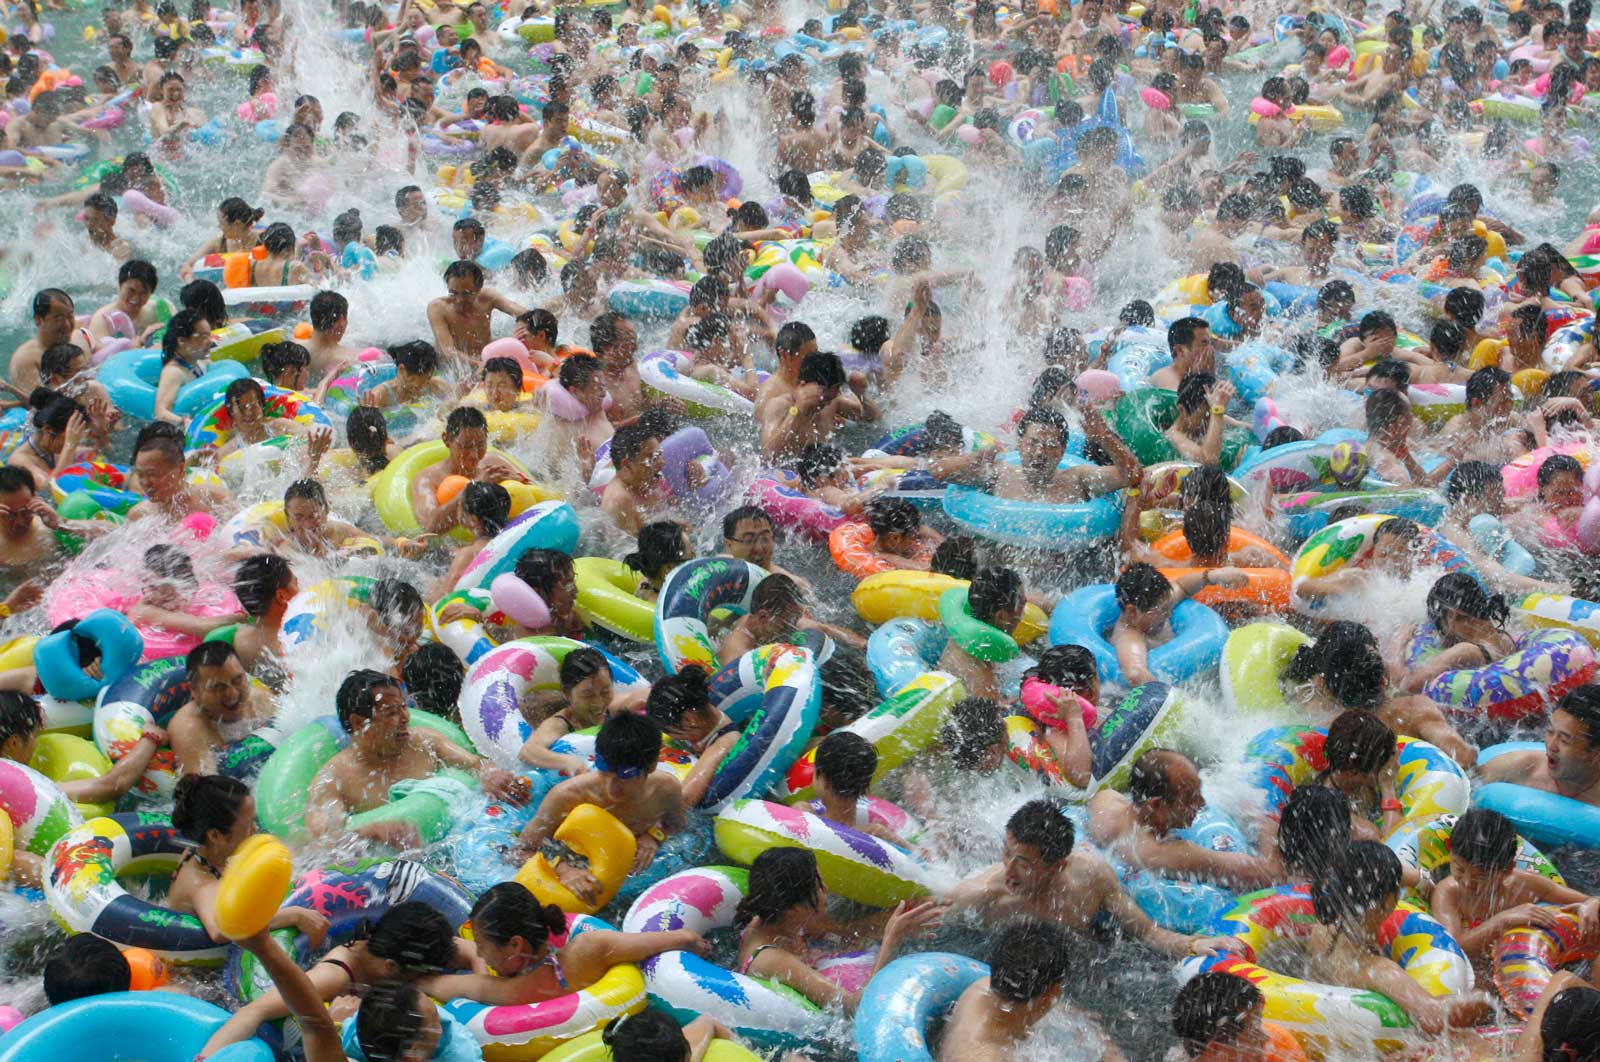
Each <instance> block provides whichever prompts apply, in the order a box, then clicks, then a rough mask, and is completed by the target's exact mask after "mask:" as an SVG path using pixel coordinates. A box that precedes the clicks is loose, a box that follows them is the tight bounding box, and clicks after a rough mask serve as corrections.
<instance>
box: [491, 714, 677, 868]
mask: <svg viewBox="0 0 1600 1062" xmlns="http://www.w3.org/2000/svg"><path fill="white" fill-rule="evenodd" d="M660 759H661V730H660V728H659V727H657V726H656V724H655V723H652V722H651V721H650V720H649V719H646V718H645V717H644V716H642V715H635V714H633V713H631V712H625V713H623V714H621V715H614V716H612V717H611V718H610V719H607V720H606V721H605V722H604V723H603V724H602V725H601V727H600V733H599V734H597V735H596V736H595V739H594V770H592V771H586V772H585V773H583V774H580V775H579V776H578V777H576V778H569V779H567V780H566V781H564V782H561V783H559V784H558V785H556V786H555V787H554V788H553V789H551V790H550V792H548V793H546V794H545V797H544V801H543V802H542V803H541V804H540V805H539V810H538V812H537V813H536V814H535V815H534V817H533V820H532V821H531V822H529V823H528V825H526V826H524V827H523V829H522V834H521V835H520V836H519V837H518V838H517V849H516V851H515V852H514V853H513V858H514V859H515V861H517V862H521V861H523V860H526V859H529V858H531V857H532V856H533V855H534V853H535V852H537V851H539V850H540V849H541V848H542V847H543V846H544V845H546V844H547V843H549V842H550V841H551V839H552V838H553V837H554V835H555V832H556V828H557V827H559V826H560V825H561V824H562V823H563V822H565V821H566V818H567V816H568V815H569V814H571V813H572V810H573V809H574V808H576V807H577V806H578V805H579V804H594V805H597V806H598V807H600V808H603V809H604V810H606V811H609V812H610V813H611V814H612V815H614V816H616V818H617V819H618V820H620V821H621V822H622V824H623V825H624V826H626V827H628V829H630V830H632V831H633V834H634V837H635V838H636V839H637V841H638V848H637V850H636V851H635V854H634V858H633V868H632V870H631V871H629V872H630V873H633V874H637V873H639V872H640V871H642V870H644V868H645V867H648V866H649V865H650V863H651V861H652V860H654V859H655V857H656V851H657V849H659V848H660V847H661V843H662V842H663V841H665V840H666V839H667V835H668V834H672V833H676V832H678V831H679V830H681V829H683V827H684V824H685V821H686V820H685V817H684V813H683V788H682V787H681V786H680V785H679V784H678V780H677V779H676V778H674V777H673V776H672V775H670V774H667V773H665V772H662V771H657V770H656V764H657V762H658V761H659V760H660ZM567 865H568V863H567V862H566V861H565V860H563V861H562V863H561V866H562V867H566V866H567ZM571 878H572V880H569V876H568V875H563V876H562V879H561V883H562V884H563V885H565V886H566V887H567V888H568V889H570V890H571V891H572V892H573V893H574V894H576V895H578V896H579V897H580V898H583V899H592V898H594V897H597V896H598V895H599V891H600V883H599V881H598V880H597V879H596V878H594V876H593V875H591V874H590V873H589V872H588V871H587V870H581V871H579V872H578V873H577V874H575V875H572V876H571ZM586 892H587V895H586V894H585V893H586Z"/></svg>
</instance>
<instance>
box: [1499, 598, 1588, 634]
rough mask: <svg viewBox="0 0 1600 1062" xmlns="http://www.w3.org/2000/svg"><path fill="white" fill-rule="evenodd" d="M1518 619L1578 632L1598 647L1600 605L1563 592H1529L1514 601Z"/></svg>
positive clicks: (1536, 624) (1535, 625) (1534, 624)
mask: <svg viewBox="0 0 1600 1062" xmlns="http://www.w3.org/2000/svg"><path fill="white" fill-rule="evenodd" d="M1517 618H1518V619H1520V620H1522V621H1524V622H1525V623H1528V624H1530V625H1531V626H1534V627H1557V628H1562V629H1565V630H1572V631H1577V632H1578V633H1579V634H1581V635H1583V637H1584V638H1585V639H1586V640H1587V641H1588V642H1589V644H1590V645H1591V646H1600V605H1597V604H1596V603H1594V602H1593V601H1584V600H1582V599H1580V598H1576V597H1568V596H1566V595H1565V594H1541V593H1532V594H1528V595H1526V596H1525V597H1523V599H1522V600H1521V601H1518V602H1517Z"/></svg>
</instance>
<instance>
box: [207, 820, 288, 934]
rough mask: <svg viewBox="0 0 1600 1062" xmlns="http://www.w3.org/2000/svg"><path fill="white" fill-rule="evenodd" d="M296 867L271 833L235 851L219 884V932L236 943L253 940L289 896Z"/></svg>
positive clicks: (253, 838) (254, 837)
mask: <svg viewBox="0 0 1600 1062" xmlns="http://www.w3.org/2000/svg"><path fill="white" fill-rule="evenodd" d="M293 876H294V863H293V860H291V859H290V857H289V849H287V848H285V847H284V846H283V842H282V841H280V840H278V839H277V838H276V837H274V836H272V835H271V834H270V833H258V834H256V835H255V836H253V837H250V838H248V839H247V840H246V841H245V842H244V844H241V845H240V846H239V847H238V849H237V850H235V851H234V853H233V857H232V858H231V859H229V860H228V865H227V867H226V868H224V869H223V871H222V880H221V881H220V882H218V884H217V928H218V929H220V930H222V932H223V934H224V935H225V936H227V937H229V938H231V939H233V940H243V939H244V938H246V937H253V936H255V935H256V934H257V933H259V932H261V931H262V930H263V929H266V928H267V923H268V922H271V921H272V917H273V915H275V914H277V913H278V905H279V904H281V903H283V898H284V897H285V896H287V895H289V881H290V879H291V878H292V877H293Z"/></svg>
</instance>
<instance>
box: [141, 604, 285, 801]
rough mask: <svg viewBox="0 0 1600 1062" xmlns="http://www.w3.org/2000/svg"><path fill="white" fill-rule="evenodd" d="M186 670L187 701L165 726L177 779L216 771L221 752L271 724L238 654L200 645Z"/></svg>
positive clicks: (223, 646) (268, 706)
mask: <svg viewBox="0 0 1600 1062" xmlns="http://www.w3.org/2000/svg"><path fill="white" fill-rule="evenodd" d="M219 626H220V624H219ZM185 665H186V666H187V668H188V672H189V700H188V702H186V703H185V704H184V706H183V707H182V708H179V709H178V711H177V712H176V714H174V715H173V717H172V721H171V722H170V723H168V724H167V731H168V733H169V734H170V735H171V738H172V752H173V755H174V756H175V757H176V758H177V774H178V775H179V777H182V776H184V775H186V774H209V773H211V772H213V771H215V770H216V769H217V764H218V756H219V754H220V753H221V751H222V750H223V749H224V748H226V747H227V746H228V745H231V744H233V743H234V742H237V741H239V740H241V739H242V738H244V737H245V736H246V735H248V734H250V733H251V732H253V731H255V730H259V729H260V728H261V727H263V726H265V725H266V724H268V723H270V722H271V721H272V718H273V710H274V706H273V704H272V701H271V700H270V699H268V698H266V697H258V696H257V695H256V694H255V692H254V691H253V690H252V688H251V684H250V676H249V674H248V673H247V672H246V671H245V669H244V665H243V664H241V663H240V662H239V654H238V653H237V652H235V650H234V648H233V646H231V645H229V644H228V643H226V642H202V643H200V644H199V645H197V646H196V647H195V648H194V649H193V650H191V651H190V653H189V655H188V657H187V659H186V660H185ZM202 832H203V831H202Z"/></svg>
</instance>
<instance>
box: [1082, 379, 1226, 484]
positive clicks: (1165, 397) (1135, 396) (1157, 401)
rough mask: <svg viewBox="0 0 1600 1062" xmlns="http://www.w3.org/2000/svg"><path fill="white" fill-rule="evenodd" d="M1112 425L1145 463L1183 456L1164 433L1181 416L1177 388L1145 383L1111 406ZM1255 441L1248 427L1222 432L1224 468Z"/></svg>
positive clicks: (1150, 463)
mask: <svg viewBox="0 0 1600 1062" xmlns="http://www.w3.org/2000/svg"><path fill="white" fill-rule="evenodd" d="M1109 419H1110V421H1111V426H1112V427H1113V428H1115V429H1116V431H1117V434H1118V435H1120V436H1122V438H1123V439H1124V440H1125V441H1126V442H1127V444H1128V449H1130V450H1132V451H1133V454H1134V456H1135V457H1137V458H1138V459H1139V460H1140V461H1141V462H1142V463H1144V464H1147V465H1155V464H1161V463H1163V462H1167V461H1177V460H1181V458H1180V457H1179V454H1178V451H1177V450H1176V449H1174V448H1173V445H1172V443H1170V442H1168V441H1167V437H1166V435H1165V434H1163V433H1164V432H1165V431H1166V430H1167V429H1168V428H1170V427H1172V425H1173V422H1174V421H1176V420H1177V419H1178V392H1176V391H1168V390H1166V389H1164V388H1160V387H1146V388H1143V389H1141V390H1138V391H1134V392H1132V393H1131V394H1125V395H1123V396H1122V397H1121V398H1119V399H1117V401H1116V404H1115V405H1113V406H1112V407H1111V414H1110V418H1109ZM1254 442H1255V437H1254V436H1253V435H1252V433H1251V432H1250V429H1248V428H1228V429H1226V430H1225V431H1224V432H1223V433H1222V460H1221V462H1220V463H1221V465H1222V468H1223V470H1224V471H1226V470H1228V469H1230V468H1232V467H1233V466H1234V465H1236V464H1238V463H1239V457H1240V455H1241V454H1243V453H1244V451H1245V450H1246V449H1247V448H1248V447H1249V446H1251V445H1252V444H1253V443H1254Z"/></svg>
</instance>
